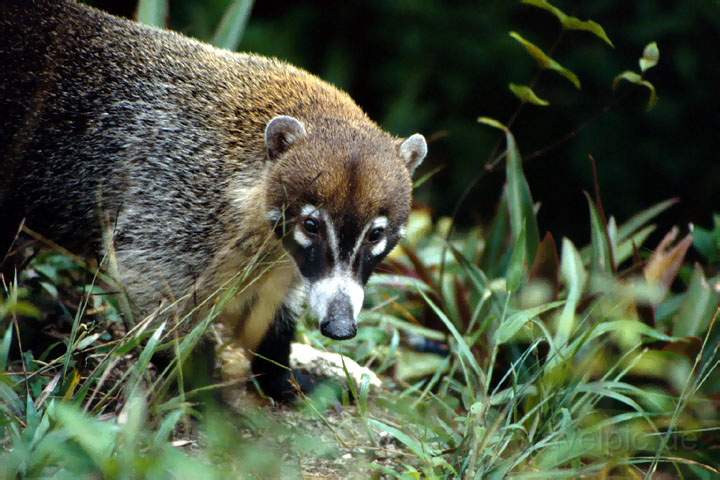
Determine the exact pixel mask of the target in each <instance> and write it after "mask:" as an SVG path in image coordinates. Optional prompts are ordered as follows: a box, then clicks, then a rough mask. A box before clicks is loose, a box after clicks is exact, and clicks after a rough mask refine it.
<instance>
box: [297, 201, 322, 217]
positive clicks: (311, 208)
mask: <svg viewBox="0 0 720 480" xmlns="http://www.w3.org/2000/svg"><path fill="white" fill-rule="evenodd" d="M300 215H302V216H303V217H312V218H320V210H319V209H318V208H317V207H316V206H315V205H310V204H309V203H308V204H306V205H303V207H302V208H301V209H300Z"/></svg>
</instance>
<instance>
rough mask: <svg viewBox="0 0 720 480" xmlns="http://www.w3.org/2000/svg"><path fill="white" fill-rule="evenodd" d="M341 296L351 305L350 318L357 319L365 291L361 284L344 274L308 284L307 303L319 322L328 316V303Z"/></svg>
mask: <svg viewBox="0 0 720 480" xmlns="http://www.w3.org/2000/svg"><path fill="white" fill-rule="evenodd" d="M343 296H345V297H346V300H345V301H347V299H349V301H350V306H351V307H352V320H353V322H355V321H357V317H358V315H360V310H361V309H362V304H363V299H364V298H365V293H364V292H363V288H362V285H360V284H359V283H358V282H356V281H355V280H353V279H352V278H350V277H348V276H345V275H333V276H330V277H327V278H323V279H322V280H319V281H317V282H315V283H313V284H311V285H310V292H309V295H308V304H309V306H310V309H311V310H312V312H313V313H314V314H315V316H316V317H317V318H318V320H319V321H320V322H323V321H324V320H325V319H327V318H328V313H329V308H330V305H331V304H332V303H333V302H334V301H335V300H336V299H340V298H342V297H343Z"/></svg>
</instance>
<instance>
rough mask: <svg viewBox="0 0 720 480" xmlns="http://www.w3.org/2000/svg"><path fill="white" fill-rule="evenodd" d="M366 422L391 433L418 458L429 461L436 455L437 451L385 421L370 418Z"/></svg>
mask: <svg viewBox="0 0 720 480" xmlns="http://www.w3.org/2000/svg"><path fill="white" fill-rule="evenodd" d="M368 424H369V425H370V426H371V427H373V428H375V429H376V430H378V431H381V432H385V433H388V434H390V435H392V436H393V437H394V438H395V439H397V440H398V441H400V442H401V443H403V444H404V445H405V446H406V447H408V448H409V449H410V450H411V451H412V452H413V453H414V454H415V455H417V456H418V457H419V458H421V459H423V460H424V461H425V462H430V461H431V460H432V458H431V457H432V456H434V455H437V453H438V452H436V451H434V449H433V448H432V447H431V446H430V445H429V444H426V443H423V442H420V441H419V440H416V439H414V438H413V437H411V436H410V435H408V434H407V433H405V432H403V431H401V430H399V429H397V428H395V427H392V426H390V425H388V424H386V423H383V422H380V421H378V420H374V419H372V418H370V419H368Z"/></svg>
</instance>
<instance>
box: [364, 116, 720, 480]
mask: <svg viewBox="0 0 720 480" xmlns="http://www.w3.org/2000/svg"><path fill="white" fill-rule="evenodd" d="M480 121H481V122H482V123H484V124H486V125H490V126H492V127H495V128H499V129H501V130H503V131H504V133H505V137H506V142H507V152H506V160H507V161H506V164H507V165H506V175H507V183H506V186H505V190H504V192H503V195H502V197H501V199H500V205H499V208H498V212H497V215H496V218H495V219H494V221H493V222H492V224H491V227H490V228H489V230H488V231H487V232H482V231H481V230H480V229H479V228H476V229H473V230H470V231H469V232H466V233H464V234H462V235H454V236H451V237H450V238H448V237H447V231H448V222H449V221H448V220H441V221H440V222H438V225H437V230H435V231H432V227H431V224H430V220H429V216H428V215H427V213H426V212H416V213H415V215H414V216H413V219H412V220H411V222H410V225H409V229H408V232H409V234H408V238H407V241H406V242H405V243H404V244H403V245H402V247H401V250H400V251H399V252H398V253H397V254H396V255H394V256H393V258H392V260H391V262H390V268H389V270H390V271H389V272H388V273H386V274H381V275H378V276H377V277H376V279H375V280H374V285H375V286H376V292H375V301H376V302H378V304H379V305H386V307H385V308H383V312H385V313H377V312H370V313H368V314H367V315H366V320H367V321H368V323H370V324H371V325H375V326H378V327H379V326H384V327H385V328H386V329H388V328H389V329H390V330H391V331H395V330H400V331H404V332H405V333H406V335H405V337H406V338H407V339H408V343H410V344H412V345H413V346H415V347H416V346H417V345H418V341H417V338H418V337H421V338H422V337H423V336H424V338H427V339H434V340H436V341H437V340H440V341H443V342H446V343H447V346H448V347H449V352H448V354H447V355H446V356H441V355H433V354H411V353H404V354H402V353H401V354H400V355H397V356H396V359H397V360H396V362H395V365H394V367H395V370H394V373H395V379H396V380H397V381H398V382H399V383H400V384H401V385H403V386H404V387H405V388H406V390H405V393H404V394H403V395H402V396H403V397H404V398H406V399H407V403H408V404H409V406H408V408H409V409H410V410H411V411H414V412H415V413H416V415H417V417H416V421H415V422H413V423H410V424H403V425H400V424H398V425H394V426H393V425H387V424H380V425H378V423H377V422H375V423H374V424H373V425H374V427H375V428H377V429H380V430H382V429H383V428H385V429H386V431H387V432H388V433H389V434H391V435H394V436H396V438H397V439H398V440H399V441H400V442H402V443H403V444H405V446H406V447H408V448H409V449H411V450H412V451H413V452H414V453H418V452H420V451H421V452H423V453H422V455H420V454H419V453H418V457H419V458H420V459H422V460H424V464H422V463H421V464H420V466H417V465H416V466H417V467H418V468H420V471H422V472H423V473H424V474H425V475H427V476H428V478H437V477H445V476H452V477H455V476H459V477H462V478H505V477H506V476H508V475H510V476H512V478H516V477H517V478H551V477H552V478H578V477H580V476H599V477H603V476H608V475H620V476H623V478H624V477H625V476H627V477H629V478H642V477H646V478H649V477H650V476H652V474H653V472H655V471H657V470H662V471H666V472H672V473H674V474H681V475H690V476H696V477H699V478H711V477H712V476H713V475H716V474H717V473H718V472H719V470H718V464H717V461H716V460H714V457H713V455H714V454H713V452H712V447H711V446H712V445H713V442H715V445H717V432H718V429H720V423H719V422H718V404H717V402H716V401H714V400H713V397H712V392H713V391H716V388H717V383H718V378H719V376H718V373H717V369H716V367H717V364H718V362H719V361H720V358H719V357H718V351H717V350H718V345H717V338H718V334H717V333H716V332H717V329H716V328H714V326H715V316H716V313H717V309H718V300H719V298H720V296H719V295H718V293H717V290H718V288H717V286H718V280H720V278H717V277H716V278H710V279H708V278H706V277H705V274H704V271H703V268H702V267H701V266H699V265H695V266H694V267H691V266H689V265H685V264H684V263H683V261H684V258H685V254H686V252H687V250H688V248H689V247H690V246H691V244H692V237H691V235H688V236H686V237H685V238H684V239H682V240H680V241H679V242H677V243H675V244H674V245H673V243H674V242H675V239H676V236H677V230H673V231H672V232H670V233H668V234H667V235H666V236H665V238H664V239H663V241H662V242H661V243H660V245H658V247H657V248H656V249H655V251H654V252H652V253H648V252H647V251H645V250H641V249H642V246H643V244H644V243H645V242H646V240H647V239H648V237H649V235H650V234H651V233H652V232H653V231H654V229H655V227H654V225H652V224H651V223H650V222H651V221H652V220H653V219H654V218H655V217H656V216H657V215H659V214H661V213H662V212H663V211H665V210H666V209H668V208H670V207H671V206H672V205H673V204H674V203H675V200H668V201H666V202H662V203H660V204H658V205H656V206H654V207H651V208H649V209H648V210H646V211H643V212H641V213H639V214H637V215H635V216H634V217H632V218H630V219H629V220H628V221H626V222H625V223H623V224H621V225H618V224H617V222H616V220H615V219H614V218H613V217H610V218H609V219H607V220H606V219H605V215H604V213H603V207H602V202H601V201H600V198H599V195H596V198H595V199H593V198H591V197H590V195H587V203H588V209H589V217H590V231H591V238H592V240H591V244H590V245H588V246H586V247H583V248H577V247H576V246H575V245H574V244H573V242H572V241H571V240H569V239H567V238H565V239H563V240H562V243H561V249H560V251H559V252H558V249H557V246H556V243H555V240H554V239H553V237H552V235H551V234H550V233H548V234H546V235H545V236H544V237H543V238H542V240H540V238H541V237H540V235H539V229H538V224H537V220H536V210H537V208H538V207H537V206H536V205H535V204H534V203H533V200H532V196H531V194H530V189H529V187H528V184H527V181H526V179H525V177H524V174H523V171H522V163H521V159H520V155H519V152H518V149H517V146H516V145H515V141H514V138H513V135H512V134H511V133H510V131H509V130H508V129H507V128H506V127H505V126H504V125H502V124H500V123H499V122H497V121H494V120H491V119H487V118H481V119H480ZM706 243H707V242H706ZM708 248H709V247H708ZM708 251H709V250H708ZM678 273H680V275H679V277H680V279H678ZM398 286H402V287H404V290H405V291H406V292H407V293H405V294H404V295H402V296H398V294H397V292H398V288H397V287H398ZM387 312H390V313H387ZM371 328H372V327H371ZM397 343H398V342H397V341H396V342H395V344H397ZM402 350H403V349H402V348H400V351H401V352H402ZM386 352H387V353H388V354H390V353H394V352H395V350H386ZM376 355H377V353H376ZM428 357H430V358H428ZM383 360H384V362H385V363H387V362H388V360H387V358H385V359H383ZM714 389H715V390H714ZM387 404H388V405H397V402H396V400H391V399H387ZM406 406H407V405H406ZM413 409H414V410H413ZM713 439H714V440H713ZM398 475H399V473H398Z"/></svg>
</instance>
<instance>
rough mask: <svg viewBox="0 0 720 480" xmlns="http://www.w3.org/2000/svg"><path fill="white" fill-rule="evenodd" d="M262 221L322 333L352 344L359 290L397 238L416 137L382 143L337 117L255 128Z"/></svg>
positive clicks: (418, 146) (417, 155) (376, 134)
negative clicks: (300, 283)
mask: <svg viewBox="0 0 720 480" xmlns="http://www.w3.org/2000/svg"><path fill="white" fill-rule="evenodd" d="M265 145H266V148H267V155H268V158H269V161H271V162H272V166H271V167H270V178H269V188H268V198H267V204H268V208H269V209H268V212H266V213H267V218H268V220H269V222H270V223H271V225H272V228H273V229H274V230H275V233H276V234H277V235H278V237H279V238H281V240H282V242H283V246H284V248H285V250H286V251H287V252H288V253H289V254H290V256H291V257H292V258H293V259H294V261H295V263H296V264H297V267H298V270H299V271H300V273H301V274H302V276H303V278H304V280H305V283H306V285H307V286H308V304H309V306H310V308H311V310H312V311H313V313H314V314H315V316H316V317H317V318H318V320H319V321H320V330H321V331H322V333H323V335H325V336H327V337H330V338H334V339H346V338H352V337H353V336H355V333H356V331H357V318H358V314H359V313H360V309H361V307H362V303H363V298H364V292H363V286H364V285H365V283H366V282H367V280H368V278H369V276H370V274H371V273H372V271H373V269H374V268H375V267H376V266H377V265H378V264H379V263H380V262H381V261H382V259H383V258H385V256H386V255H387V254H388V253H389V252H390V250H392V248H393V247H394V246H395V245H396V244H397V242H398V240H399V239H400V238H401V237H402V235H403V233H404V229H405V224H406V223H407V220H408V215H409V213H410V200H411V198H410V196H411V190H412V181H411V175H412V172H413V171H414V170H415V168H416V167H417V166H418V165H419V164H420V162H422V160H423V158H425V155H426V153H427V145H426V143H425V138H424V137H423V136H422V135H419V134H415V135H412V136H410V137H409V138H407V139H405V140H399V139H395V138H393V137H391V136H390V135H388V134H386V133H385V132H383V131H381V130H380V129H378V128H377V127H375V126H374V125H371V124H369V123H368V124H365V123H360V125H359V126H358V124H357V122H356V123H352V122H348V121H344V120H339V119H327V120H323V121H320V122H318V121H315V122H313V125H312V128H308V129H306V128H305V126H304V125H303V123H302V122H300V121H299V120H297V119H296V118H293V117H288V116H279V117H275V118H273V119H272V120H271V121H270V122H269V123H268V124H267V126H266V128H265Z"/></svg>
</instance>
